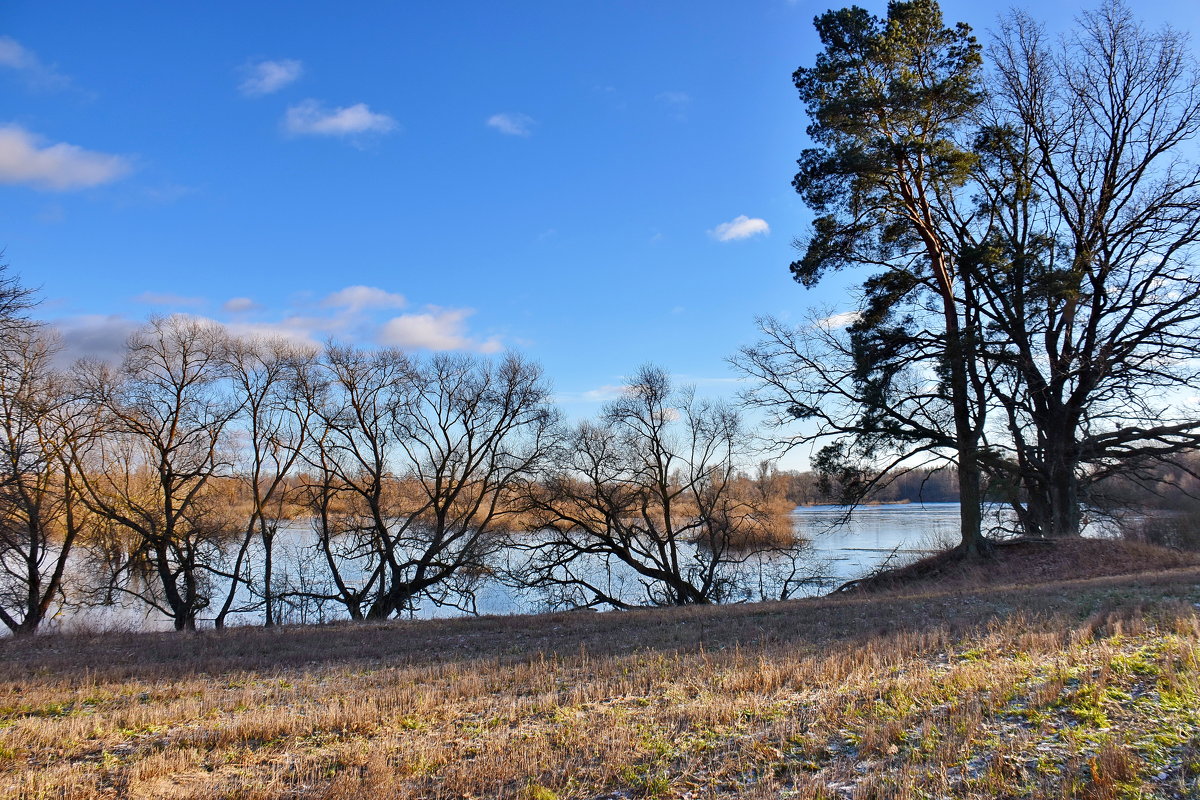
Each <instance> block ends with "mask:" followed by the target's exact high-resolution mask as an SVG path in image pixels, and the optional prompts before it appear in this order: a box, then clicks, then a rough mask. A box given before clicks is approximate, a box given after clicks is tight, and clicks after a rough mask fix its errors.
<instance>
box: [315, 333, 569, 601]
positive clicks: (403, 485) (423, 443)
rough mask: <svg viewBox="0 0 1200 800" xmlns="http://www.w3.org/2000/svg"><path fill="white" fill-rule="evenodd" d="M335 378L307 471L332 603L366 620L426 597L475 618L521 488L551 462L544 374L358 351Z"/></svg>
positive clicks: (331, 367)
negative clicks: (478, 589) (476, 601)
mask: <svg viewBox="0 0 1200 800" xmlns="http://www.w3.org/2000/svg"><path fill="white" fill-rule="evenodd" d="M323 364H324V369H325V371H326V374H327V378H326V382H325V386H324V390H323V392H322V394H321V397H320V404H319V406H318V410H317V412H316V414H315V415H314V427H315V428H316V429H315V430H314V431H313V432H312V433H311V435H310V440H311V445H310V451H311V455H310V456H309V459H308V460H309V465H310V468H312V469H313V470H314V471H315V472H316V474H317V478H318V480H317V481H316V482H315V483H314V485H313V487H312V492H311V496H312V503H313V507H314V511H315V513H316V525H317V532H318V538H319V542H320V548H321V551H322V554H323V557H324V559H325V561H326V563H327V565H328V567H329V569H330V572H331V577H332V581H333V591H332V592H330V593H329V597H330V598H331V599H335V600H337V601H338V602H341V603H343V604H344V605H345V606H346V608H347V610H348V613H349V614H350V616H351V617H352V618H355V619H361V618H371V619H382V618H386V617H388V616H391V615H393V614H397V613H399V612H401V611H403V610H405V609H408V608H411V607H412V606H413V604H414V603H415V602H417V601H418V600H419V599H420V598H422V597H424V598H427V599H430V600H432V601H434V602H436V603H439V604H449V605H456V606H460V607H463V606H465V607H466V608H467V609H468V610H470V609H471V608H472V607H473V594H472V585H473V583H474V582H476V581H477V580H478V579H479V577H480V576H481V575H483V574H485V572H486V570H487V563H486V562H487V559H488V556H489V555H490V554H491V553H492V552H493V551H494V550H495V548H496V547H497V545H498V539H497V537H496V533H497V532H498V529H500V528H501V526H502V523H503V520H505V519H506V518H507V517H508V516H510V515H511V513H512V512H513V508H512V507H511V506H510V505H509V504H508V500H509V495H510V491H511V488H512V487H513V485H514V484H515V483H516V482H517V481H518V480H520V479H521V478H523V477H525V476H527V475H529V474H530V473H531V472H532V471H533V470H535V469H536V468H537V467H538V465H539V463H540V461H541V459H542V458H543V456H544V453H545V451H546V443H547V436H548V435H549V432H550V430H551V428H552V423H553V420H554V415H553V413H552V412H551V410H550V409H549V408H548V406H547V404H546V403H547V398H548V389H547V387H546V385H545V384H544V382H543V380H542V376H541V372H540V370H539V369H538V368H537V367H535V366H534V365H532V364H529V363H528V362H526V361H524V360H522V359H521V358H520V357H518V356H515V355H510V356H507V357H505V358H504V359H503V360H502V361H501V362H500V363H498V364H494V363H491V362H489V361H487V360H485V359H482V358H478V357H474V356H466V355H436V356H433V357H432V358H430V359H428V360H427V361H424V362H417V361H414V360H412V359H410V358H409V357H407V356H405V355H404V354H403V353H400V352H399V351H395V350H380V351H375V352H367V351H363V350H358V349H354V348H346V347H330V348H328V349H327V351H326V354H325V356H324V359H323Z"/></svg>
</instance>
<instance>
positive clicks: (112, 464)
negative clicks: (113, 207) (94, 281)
mask: <svg viewBox="0 0 1200 800" xmlns="http://www.w3.org/2000/svg"><path fill="white" fill-rule="evenodd" d="M225 347H226V342H225V335H224V331H223V330H222V329H221V328H220V327H219V326H216V325H214V324H212V323H207V322H204V321H200V320H196V319H193V318H189V317H184V316H173V317H166V318H156V319H153V320H151V321H150V323H149V324H148V325H147V326H146V327H144V328H143V329H141V330H139V331H137V332H136V333H134V334H133V336H131V337H130V341H129V349H128V352H127V354H126V356H125V359H124V361H123V363H122V364H121V366H120V368H119V369H116V370H113V369H110V368H108V367H106V366H104V365H99V364H92V365H90V368H88V369H86V370H84V372H83V380H84V387H85V391H86V395H85V397H86V399H87V401H88V402H90V403H91V405H92V407H93V409H94V414H95V418H94V424H95V432H96V434H97V435H96V436H95V437H94V438H93V440H92V442H91V443H90V444H89V446H88V447H87V448H85V449H83V450H82V451H80V452H78V453H77V454H76V456H75V459H76V464H75V471H76V474H77V475H78V477H79V480H80V483H81V486H82V489H83V492H82V495H83V499H84V502H85V503H86V504H87V505H88V507H89V508H90V509H91V510H92V511H93V512H95V513H96V514H98V515H100V516H102V517H103V518H104V519H106V520H108V521H109V522H111V523H112V524H113V525H114V526H116V527H117V528H119V529H120V530H123V531H124V532H126V533H128V534H129V535H130V537H131V544H132V545H133V549H132V551H131V552H126V553H122V554H120V555H119V559H118V561H116V562H115V563H113V564H111V565H110V566H111V568H112V569H111V573H110V577H111V578H112V580H113V586H112V588H113V589H114V590H115V591H117V592H119V593H123V594H125V595H128V596H133V597H137V598H139V599H141V600H142V601H144V602H146V603H148V604H150V605H151V606H152V607H154V608H156V609H158V610H159V611H161V612H162V613H163V614H165V615H166V616H168V617H170V618H171V620H172V621H173V622H174V625H175V628H176V630H191V629H194V628H195V626H196V619H197V616H198V615H199V614H200V612H201V611H203V610H204V609H206V608H208V607H209V605H210V603H211V600H212V579H213V571H214V570H216V569H217V568H218V565H219V564H220V562H221V558H222V554H223V548H224V546H225V545H226V543H227V541H228V540H229V539H230V531H229V527H228V526H229V521H228V519H227V518H226V514H225V512H226V509H221V508H219V507H218V506H217V504H216V503H214V502H211V500H210V498H209V497H208V496H206V489H207V488H208V487H209V484H210V482H211V480H212V479H213V478H214V477H215V476H218V475H222V474H225V473H227V472H228V470H229V468H230V464H231V453H230V452H229V449H228V448H227V447H226V436H225V433H226V427H227V425H228V424H229V422H230V420H231V419H232V418H233V417H234V415H235V414H236V413H237V412H238V408H239V406H238V403H237V402H236V401H234V400H233V399H231V397H230V396H229V394H228V392H227V391H226V389H227V387H226V386H225V385H224V384H223V383H222V382H223V380H224V379H225V378H226V376H227V367H226V364H227V362H226V358H225ZM142 578H150V579H151V580H149V581H143V580H140V579H142Z"/></svg>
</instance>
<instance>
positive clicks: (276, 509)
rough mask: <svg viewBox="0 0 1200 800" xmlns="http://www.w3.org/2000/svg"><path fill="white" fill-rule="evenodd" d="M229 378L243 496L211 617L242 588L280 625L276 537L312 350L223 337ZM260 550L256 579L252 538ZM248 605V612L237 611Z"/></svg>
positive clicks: (305, 407)
mask: <svg viewBox="0 0 1200 800" xmlns="http://www.w3.org/2000/svg"><path fill="white" fill-rule="evenodd" d="M226 357H227V359H228V362H229V373H230V377H229V380H230V383H231V385H232V387H233V389H232V391H233V395H234V397H235V398H237V403H238V405H239V407H240V409H241V411H240V412H239V414H238V416H237V417H236V418H235V420H234V422H235V424H236V425H237V427H238V430H237V431H236V433H237V434H238V435H237V437H236V442H235V448H236V451H237V465H236V469H235V473H234V474H235V478H236V480H237V482H238V484H239V485H240V486H241V489H242V492H241V494H242V495H244V496H245V497H246V498H248V504H249V506H248V511H247V513H246V516H245V522H244V524H243V528H242V537H241V540H240V542H239V544H238V547H237V552H236V555H235V556H234V561H233V565H232V568H231V570H230V571H229V573H228V580H229V586H228V587H227V590H226V593H225V599H224V602H223V603H222V604H221V608H220V610H219V611H218V612H217V615H216V617H215V618H214V622H215V624H216V626H217V627H218V628H220V627H223V626H224V623H225V619H226V617H227V616H228V615H229V613H230V612H231V611H233V610H235V609H237V608H238V607H236V606H235V605H234V603H235V598H236V596H237V593H238V590H239V587H241V586H246V587H249V588H251V589H256V590H257V593H258V594H259V595H260V596H261V599H262V608H263V616H264V623H265V624H266V625H267V626H271V625H274V624H275V623H276V622H277V609H276V605H277V599H276V597H275V587H274V584H273V576H274V552H275V537H276V535H277V534H278V531H279V526H280V523H281V522H282V521H283V520H285V519H287V518H288V517H289V516H290V514H289V508H290V506H292V505H293V504H296V503H299V501H300V498H299V496H298V494H299V493H298V488H297V483H296V481H295V480H293V479H294V478H295V475H293V472H294V468H295V466H296V465H297V463H298V461H299V459H300V454H301V451H302V449H303V447H304V444H305V434H306V430H307V427H308V423H309V420H310V417H311V415H312V414H313V410H314V409H313V406H312V404H311V403H309V402H306V401H307V399H308V396H309V392H308V388H309V383H310V381H311V380H312V370H313V367H314V363H315V359H316V353H315V351H313V350H312V349H311V348H305V347H302V346H297V345H295V344H294V343H291V342H289V341H286V340H282V339H231V340H229V341H228V342H227V349H226ZM255 540H257V543H258V546H259V547H260V548H261V558H262V563H261V565H260V569H261V584H260V585H256V584H255V582H254V576H253V575H252V574H250V571H251V569H250V568H251V561H250V560H249V559H248V558H247V555H248V553H249V551H250V547H251V543H252V542H254V541H255ZM239 610H247V609H239Z"/></svg>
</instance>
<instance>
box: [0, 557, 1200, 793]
mask: <svg viewBox="0 0 1200 800" xmlns="http://www.w3.org/2000/svg"><path fill="white" fill-rule="evenodd" d="M1141 552H1142V557H1143V561H1140V562H1139V561H1138V560H1137V559H1135V558H1133V556H1131V554H1130V553H1129V552H1125V551H1116V552H1114V553H1113V554H1112V556H1113V558H1111V559H1109V560H1110V561H1111V562H1113V563H1120V564H1122V565H1124V566H1126V567H1127V569H1129V570H1136V569H1138V568H1140V567H1143V566H1146V564H1147V563H1150V564H1152V565H1154V566H1155V567H1156V569H1155V571H1153V572H1139V573H1136V574H1125V575H1116V576H1113V575H1109V576H1106V577H1094V576H1089V577H1083V578H1072V577H1070V575H1071V568H1072V564H1071V563H1069V561H1070V560H1069V559H1068V560H1066V561H1063V562H1062V563H1060V565H1059V567H1058V568H1057V569H1056V570H1052V571H1043V572H1042V573H1040V574H1039V573H1037V572H1034V573H1032V574H1030V575H1027V576H1026V579H1025V580H1021V578H1020V575H1019V573H1020V571H1019V570H1016V569H1013V570H1008V571H1002V574H1003V575H1004V576H1005V577H1004V579H1003V580H1002V581H1000V582H998V583H996V584H995V585H991V586H985V585H982V583H981V582H980V581H979V579H978V578H976V579H975V580H974V584H973V585H972V584H968V583H963V582H959V583H957V584H955V585H954V586H953V588H949V589H946V588H939V586H938V585H937V584H936V583H930V582H921V581H917V582H916V583H913V584H910V585H909V586H908V587H907V588H894V589H892V590H891V591H889V592H879V591H877V592H870V593H867V592H863V593H856V594H850V595H846V596H839V597H833V598H823V599H816V600H803V601H794V602H789V603H775V604H763V605H744V606H731V607H721V608H713V607H708V608H696V607H693V608H684V609H666V610H647V611H637V612H625V613H604V614H597V613H583V612H579V613H567V614H556V615H548V616H540V617H508V618H482V619H461V620H449V621H436V622H390V623H387V624H379V625H358V626H351V625H337V626H328V627H320V628H283V629H273V630H261V629H240V630H231V631H227V632H224V633H211V632H210V633H204V634H197V635H175V634H162V635H159V634H155V635H148V634H146V635H134V634H123V635H104V636H100V635H96V636H70V637H68V636H46V637H41V638H38V639H35V640H32V641H13V640H6V641H4V642H2V643H0V678H2V679H3V685H2V687H0V692H2V693H3V695H4V696H3V698H0V719H2V720H3V722H2V727H0V759H2V760H0V794H3V796H12V797H16V796H21V797H70V798H100V797H105V798H109V797H111V798H116V797H132V798H142V797H145V798H150V797H155V798H159V797H177V798H184V797H195V798H200V797H204V798H213V797H249V798H352V797H353V798H358V797H374V798H390V797H402V798H404V797H411V798H426V797H430V798H432V797H439V798H441V797H445V798H450V797H455V798H467V797H474V798H491V797H508V798H525V799H526V800H552V798H583V799H590V798H601V797H603V798H626V797H663V798H668V797H674V798H709V797H711V798H718V797H719V798H733V797H741V798H767V797H770V798H775V797H829V798H840V797H846V798H850V797H854V798H868V797H872V798H873V797H946V796H949V797H972V798H991V797H998V796H1012V797H1087V798H1117V797H1164V798H1166V797H1196V796H1198V795H1200V618H1198V616H1197V608H1198V606H1200V566H1196V565H1195V563H1194V562H1193V563H1192V565H1190V566H1188V565H1183V566H1180V565H1179V563H1176V564H1175V565H1174V568H1171V569H1162V568H1160V567H1162V566H1163V564H1161V563H1159V562H1158V561H1156V559H1170V558H1176V557H1175V556H1174V555H1171V554H1168V553H1165V552H1162V551H1152V550H1143V551H1141ZM1042 561H1043V563H1044V562H1045V561H1046V559H1045V558H1043V559H1042ZM1180 563H1181V562H1180ZM1083 572H1084V573H1087V572H1088V570H1086V569H1084V570H1083ZM1048 573H1052V574H1048ZM1014 578H1015V581H1014ZM1048 579H1049V580H1048Z"/></svg>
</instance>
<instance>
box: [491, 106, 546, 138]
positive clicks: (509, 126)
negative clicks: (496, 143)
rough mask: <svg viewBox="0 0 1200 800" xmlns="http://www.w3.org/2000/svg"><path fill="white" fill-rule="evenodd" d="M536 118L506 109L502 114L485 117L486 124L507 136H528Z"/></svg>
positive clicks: (531, 131) (535, 123)
mask: <svg viewBox="0 0 1200 800" xmlns="http://www.w3.org/2000/svg"><path fill="white" fill-rule="evenodd" d="M534 125H537V120H535V119H534V118H533V117H531V116H529V115H528V114H519V113H516V112H513V111H506V112H504V113H502V114H492V115H491V116H490V117H488V119H487V126H488V127H489V128H495V129H496V130H498V131H500V132H501V133H503V134H505V135H507V136H529V135H530V134H532V133H533V126H534Z"/></svg>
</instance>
